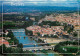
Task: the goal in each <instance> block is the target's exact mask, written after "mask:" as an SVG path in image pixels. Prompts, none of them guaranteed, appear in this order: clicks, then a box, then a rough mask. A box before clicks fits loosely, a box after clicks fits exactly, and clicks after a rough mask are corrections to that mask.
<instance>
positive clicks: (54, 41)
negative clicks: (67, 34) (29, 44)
mask: <svg viewBox="0 0 80 56" xmlns="http://www.w3.org/2000/svg"><path fill="white" fill-rule="evenodd" d="M40 39H41V40H44V39H46V42H47V43H59V42H63V41H68V39H59V38H45V37H42V38H40Z"/></svg>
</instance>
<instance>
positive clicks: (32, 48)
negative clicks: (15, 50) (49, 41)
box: [23, 46, 54, 51]
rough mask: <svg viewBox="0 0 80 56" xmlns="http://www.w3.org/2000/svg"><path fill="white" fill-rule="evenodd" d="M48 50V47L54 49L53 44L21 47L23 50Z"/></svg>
mask: <svg viewBox="0 0 80 56" xmlns="http://www.w3.org/2000/svg"><path fill="white" fill-rule="evenodd" d="M43 49H45V50H48V49H52V50H54V46H41V47H27V48H23V51H26V50H29V51H32V50H35V51H36V50H43Z"/></svg>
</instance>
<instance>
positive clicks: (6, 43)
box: [0, 37, 10, 47]
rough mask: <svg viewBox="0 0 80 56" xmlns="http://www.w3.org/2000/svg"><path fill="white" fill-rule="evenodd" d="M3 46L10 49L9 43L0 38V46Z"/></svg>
mask: <svg viewBox="0 0 80 56" xmlns="http://www.w3.org/2000/svg"><path fill="white" fill-rule="evenodd" d="M3 44H5V46H6V47H10V46H9V42H8V41H7V40H5V39H3V38H2V37H0V46H1V45H3Z"/></svg>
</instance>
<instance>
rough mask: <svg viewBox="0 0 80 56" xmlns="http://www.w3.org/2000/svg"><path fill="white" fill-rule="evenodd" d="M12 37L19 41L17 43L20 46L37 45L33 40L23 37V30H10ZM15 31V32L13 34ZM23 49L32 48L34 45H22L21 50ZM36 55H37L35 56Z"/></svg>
mask: <svg viewBox="0 0 80 56" xmlns="http://www.w3.org/2000/svg"><path fill="white" fill-rule="evenodd" d="M12 31H13V34H14V36H15V37H16V38H17V39H18V40H19V43H22V44H31V43H35V44H36V43H37V42H36V41H35V40H33V39H31V38H29V37H24V36H26V34H25V29H16V30H12ZM15 31H17V32H15ZM19 31H24V32H19ZM37 46H38V45H36V46H35V47H37ZM25 47H34V45H24V46H23V48H25ZM37 55H38V54H37ZM38 56H54V54H47V55H46V54H39V55H38Z"/></svg>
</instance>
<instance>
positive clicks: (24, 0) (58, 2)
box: [0, 0, 80, 7]
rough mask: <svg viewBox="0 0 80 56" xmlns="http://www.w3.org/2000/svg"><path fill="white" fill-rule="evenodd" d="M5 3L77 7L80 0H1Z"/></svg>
mask: <svg viewBox="0 0 80 56" xmlns="http://www.w3.org/2000/svg"><path fill="white" fill-rule="evenodd" d="M0 1H2V3H3V4H5V5H16V6H19V5H21V6H25V5H26V6H32V5H33V6H67V7H76V6H78V4H79V2H80V0H4V1H3V0H0Z"/></svg>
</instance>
